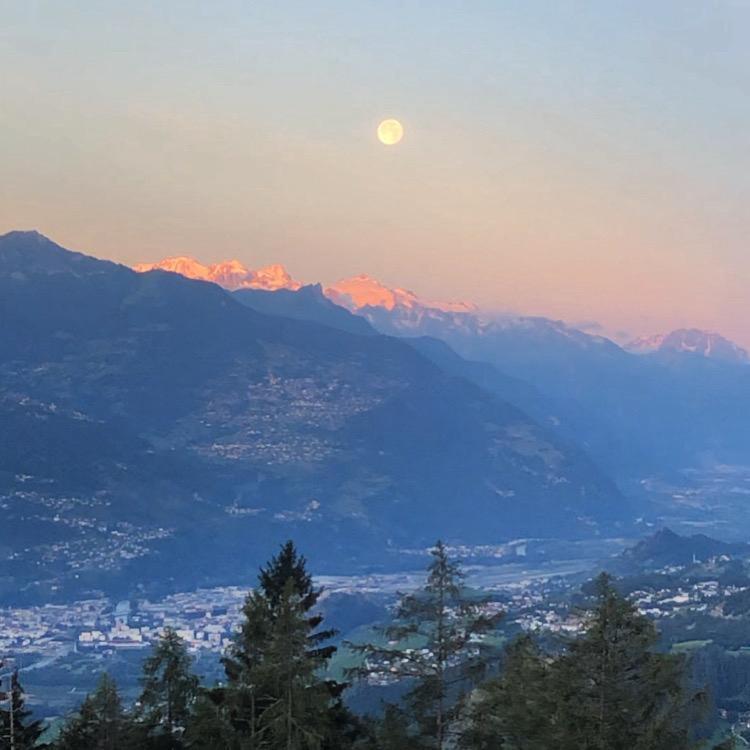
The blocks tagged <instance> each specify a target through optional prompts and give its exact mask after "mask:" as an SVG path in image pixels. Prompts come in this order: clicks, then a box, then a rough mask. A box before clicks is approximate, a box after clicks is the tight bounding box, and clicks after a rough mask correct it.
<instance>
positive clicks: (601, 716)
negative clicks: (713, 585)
mask: <svg viewBox="0 0 750 750" xmlns="http://www.w3.org/2000/svg"><path fill="white" fill-rule="evenodd" d="M657 642H658V633H657V631H656V628H655V626H654V624H653V623H652V621H651V620H649V619H648V618H647V617H645V616H643V615H641V614H639V613H638V611H637V610H636V608H635V606H634V605H632V604H631V603H630V602H629V601H628V600H627V599H625V598H624V597H622V596H620V594H618V592H617V591H616V589H615V587H614V586H613V583H612V579H611V578H610V577H609V576H608V575H607V574H602V575H600V576H599V578H597V580H596V582H595V602H594V607H593V611H592V613H591V619H590V621H589V624H588V627H587V629H586V632H585V634H584V635H583V637H581V638H578V639H575V640H573V641H572V642H571V643H570V645H569V648H568V649H567V652H566V653H564V654H563V655H562V656H561V657H560V658H559V659H558V660H557V661H556V663H555V666H554V670H553V684H552V689H553V690H554V691H555V694H556V695H557V699H558V704H559V708H558V720H557V722H556V727H557V728H558V735H559V737H558V745H557V746H558V747H559V748H560V750H574V748H575V750H683V749H684V750H687V748H690V747H691V746H692V743H691V739H690V731H689V729H690V722H691V719H692V718H693V716H694V714H695V712H696V711H697V710H699V709H700V703H701V700H702V699H703V697H704V696H703V695H702V694H700V693H696V694H688V693H686V690H685V684H686V674H685V661H684V658H683V657H682V656H677V655H672V654H664V653H659V652H658V651H657V650H656V646H657Z"/></svg>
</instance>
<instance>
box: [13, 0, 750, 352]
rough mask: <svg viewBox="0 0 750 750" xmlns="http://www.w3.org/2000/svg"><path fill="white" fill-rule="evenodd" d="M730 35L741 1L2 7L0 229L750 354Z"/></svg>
mask: <svg viewBox="0 0 750 750" xmlns="http://www.w3.org/2000/svg"><path fill="white" fill-rule="evenodd" d="M749 37H750V2H748V1H747V0H702V2H692V1H691V0H659V2H653V0H648V1H647V2H640V1H634V0H622V1H619V0H607V1H606V2H602V1H601V0H591V2H557V0H547V1H546V2H534V0H518V1H512V0H507V1H506V0H473V2H468V0H467V1H465V2H458V1H454V2H449V1H448V0H423V1H422V2H416V0H378V1H377V2H360V1H358V0H337V1H334V0H314V2H310V1H309V0H297V1H295V2H292V1H291V0H266V1H261V0H256V1H253V0H242V1H241V2H240V1H236V2H235V1H231V0H211V1H210V2H209V1H208V0H206V1H205V2H193V1H192V0H173V1H171V2H170V1H165V0H162V1H160V2H153V1H152V0H128V2H119V1H118V2H114V1H113V2H105V1H104V0H91V1H90V2H89V1H87V2H83V1H81V2H74V0H58V1H57V2H44V1H41V0H36V1H35V0H23V1H19V0H0V232H1V231H6V230H9V229H12V228H36V229H39V230H40V231H42V232H44V233H45V234H47V235H48V236H50V237H52V238H53V239H55V240H56V241H58V242H60V243H61V244H63V245H65V246H68V247H72V248H75V249H80V250H84V251H88V252H91V253H93V254H97V255H100V256H103V257H109V258H113V259H116V260H120V261H123V262H127V263H133V262H137V261H150V260H157V259H160V258H161V257H164V256H166V255H175V254H188V255H195V256H196V257H198V258H199V259H201V260H202V261H204V262H209V261H216V260H221V259H225V258H228V257H237V258H239V259H240V260H242V261H244V262H245V263H247V264H248V265H251V266H257V265H264V264H268V263H271V262H282V263H284V264H285V265H286V266H287V267H288V268H289V269H290V271H291V272H292V273H293V274H294V275H295V276H296V277H298V278H300V279H303V280H318V279H320V280H323V281H332V280H335V279H337V278H339V277H342V276H347V275H351V274H355V273H360V272H367V273H369V274H371V275H373V276H376V277H378V278H380V279H382V280H383V281H384V282H386V283H389V284H394V285H401V286H405V287H408V288H412V289H414V290H415V291H417V292H418V293H421V294H424V295H425V296H429V297H437V298H462V299H469V300H473V301H475V302H477V303H479V304H481V305H483V306H485V307H487V308H491V309H499V310H515V311H520V312H523V313H530V314H545V315H551V316H553V317H561V318H564V319H566V320H568V321H570V322H573V323H578V322H581V321H585V320H598V321H600V322H602V323H603V324H604V325H606V326H607V327H608V329H609V330H615V329H625V330H627V331H629V332H631V333H634V334H635V333H639V334H640V333H651V332H656V331H660V330H662V329H668V328H673V327H676V326H683V325H695V326H699V327H706V328H712V329H717V330H720V331H722V332H724V333H725V334H727V335H729V336H731V337H733V338H735V339H736V340H739V341H740V342H742V343H743V344H745V345H750V322H748V321H750V293H749V292H750V254H749V250H750V248H749V247H748V237H750V169H749V165H750V45H749V44H748V43H747V40H748V38H749ZM388 116H393V117H397V118H399V119H400V120H401V121H402V122H403V123H404V126H405V128H406V136H405V138H404V141H403V142H402V143H401V144H400V145H399V146H396V147H392V148H386V147H383V146H382V145H380V144H379V143H378V142H377V140H376V138H375V128H376V126H377V123H378V121H379V120H380V119H382V118H384V117H388Z"/></svg>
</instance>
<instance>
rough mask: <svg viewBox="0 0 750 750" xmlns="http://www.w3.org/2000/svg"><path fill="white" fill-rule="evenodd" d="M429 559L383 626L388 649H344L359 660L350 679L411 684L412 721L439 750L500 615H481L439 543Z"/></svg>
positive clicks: (483, 604)
mask: <svg viewBox="0 0 750 750" xmlns="http://www.w3.org/2000/svg"><path fill="white" fill-rule="evenodd" d="M431 554H432V563H431V564H430V566H429V568H428V576H427V583H426V585H425V586H424V587H423V588H422V589H420V590H419V591H417V592H415V593H413V594H409V595H407V596H404V597H402V599H401V601H400V603H399V605H398V608H397V610H396V613H395V618H394V621H393V622H392V623H391V624H390V625H388V626H386V627H384V628H382V629H381V635H382V636H383V640H384V641H385V642H386V643H387V644H389V645H387V646H383V645H380V644H349V647H350V648H352V649H353V650H354V651H356V652H358V653H359V654H360V655H361V657H362V658H363V664H362V665H361V666H360V667H357V668H355V669H353V670H351V673H352V674H353V675H356V676H358V677H360V678H368V677H372V676H377V677H378V678H380V679H386V680H393V679H397V680H411V681H413V683H414V686H413V688H412V689H411V690H410V691H409V693H408V694H407V697H406V704H407V706H408V707H409V709H410V712H411V719H412V723H414V724H415V725H416V726H417V728H418V733H419V736H420V738H421V743H422V744H423V745H424V746H426V747H430V748H437V750H443V748H445V747H446V746H447V744H448V742H449V740H451V735H452V733H453V732H452V729H451V728H452V726H453V725H454V724H455V722H456V720H457V719H458V717H459V715H460V713H461V709H462V707H463V704H464V700H463V698H464V691H465V690H466V689H468V688H470V687H471V686H472V685H474V684H475V683H476V682H477V681H478V680H479V679H480V678H481V677H482V675H483V674H484V671H485V669H486V667H487V665H488V661H489V658H490V655H491V653H492V651H493V649H492V648H490V647H486V646H485V645H483V640H482V636H484V635H486V634H488V633H489V632H490V631H492V630H493V629H495V628H496V627H497V625H498V623H499V620H500V618H501V614H500V613H494V614H487V613H486V609H487V600H486V599H480V598H477V597H475V596H471V595H469V594H468V593H467V591H466V590H465V587H464V585H463V584H464V574H463V573H462V571H461V567H460V565H459V564H458V563H457V562H455V561H452V560H451V559H450V558H449V556H448V551H447V549H446V547H445V545H444V544H443V543H442V542H441V541H438V542H437V544H436V545H435V547H434V549H433V550H432V552H431ZM390 644H393V645H390ZM451 741H452V740H451Z"/></svg>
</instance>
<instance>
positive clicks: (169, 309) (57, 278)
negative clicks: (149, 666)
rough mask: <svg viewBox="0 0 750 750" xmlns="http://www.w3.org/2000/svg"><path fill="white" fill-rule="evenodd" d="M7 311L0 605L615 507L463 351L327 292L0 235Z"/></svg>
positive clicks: (0, 371) (480, 537)
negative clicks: (276, 554)
mask: <svg viewBox="0 0 750 750" xmlns="http://www.w3.org/2000/svg"><path fill="white" fill-rule="evenodd" d="M258 295H260V296H258ZM269 295H273V296H272V297H269ZM269 300H271V301H272V302H269ZM264 305H265V310H264V311H263V312H261V311H260V310H259V309H253V306H255V307H256V308H260V307H263V306H264ZM272 308H274V309H272ZM306 310H308V311H309V310H312V311H313V312H312V313H309V312H306ZM0 315H2V320H3V322H4V325H3V326H2V328H0V392H1V393H2V398H1V399H0V411H2V414H3V424H4V425H7V426H9V427H8V429H6V430H5V431H4V435H3V437H2V438H0V509H1V510H2V513H3V518H4V523H3V524H2V526H0V557H1V558H2V559H4V560H5V563H4V565H3V569H2V573H0V576H1V577H0V598H4V599H6V600H14V601H18V600H39V599H42V600H45V601H48V600H50V599H53V598H54V597H55V596H64V595H70V593H71V592H75V593H76V594H77V595H82V594H85V593H91V592H95V591H99V590H105V591H107V592H110V593H111V592H116V593H122V594H123V595H127V593H128V592H130V591H132V590H134V589H138V590H146V591H149V590H150V587H154V586H179V585H183V586H184V585H197V584H201V583H208V582H217V581H227V580H230V579H231V580H237V579H238V578H240V577H241V576H242V575H243V574H244V573H247V575H250V574H251V573H250V572H251V571H252V570H253V569H254V568H255V566H256V565H257V564H258V563H259V562H260V561H262V560H264V559H266V558H267V556H268V554H269V552H270V551H272V550H273V549H274V547H275V545H276V543H277V542H278V540H279V539H283V538H286V537H289V536H293V537H295V538H296V539H298V540H299V541H300V544H302V545H303V546H304V547H305V549H306V551H307V552H308V554H309V556H310V557H311V558H312V559H314V560H316V562H318V563H319V564H320V566H321V568H322V569H335V568H336V567H337V566H338V567H339V568H343V569H346V570H347V571H348V572H351V571H352V570H355V569H357V566H367V565H374V564H377V565H381V566H382V565H386V564H388V560H389V559H391V558H395V557H396V556H398V555H399V554H400V552H401V551H402V550H404V549H405V548H413V547H423V546H425V545H427V544H429V543H431V542H433V541H434V539H435V538H436V537H437V536H438V535H440V536H445V537H447V538H449V539H451V540H453V541H456V542H469V543H471V542H493V541H497V540H501V539H508V538H513V537H518V536H550V535H563V536H568V537H580V536H583V535H590V534H596V533H605V532H613V531H616V530H617V529H622V528H623V524H625V525H627V523H628V522H629V519H630V517H631V514H630V511H629V510H628V506H627V503H626V502H625V501H624V499H623V497H622V495H621V493H620V492H619V491H618V489H617V487H616V486H615V484H614V483H613V482H612V481H611V480H610V479H609V478H608V477H607V476H606V474H605V473H604V472H602V471H601V470H600V469H599V468H598V467H597V465H596V463H595V462H594V461H592V460H591V459H590V458H589V457H588V456H587V454H586V452H585V451H584V450H582V449H581V448H580V447H578V446H576V445H575V444H573V443H572V442H570V441H568V440H566V439H564V438H563V437H562V436H561V435H560V434H558V433H557V432H556V431H555V430H554V429H552V428H551V427H549V426H547V425H544V424H540V423H539V422H538V421H537V420H535V419H534V418H532V417H530V416H528V415H527V414H526V413H525V412H524V411H523V410H522V409H521V408H519V407H518V406H517V405H515V404H513V403H510V402H509V401H507V400H504V399H502V398H501V397H500V395H499V393H500V390H499V386H498V388H496V389H495V392H491V391H492V389H488V388H483V387H481V386H480V385H479V384H477V382H474V380H472V379H471V378H468V377H467V372H459V371H457V370H460V369H461V368H464V367H466V368H468V370H469V371H471V370H472V368H473V367H474V366H473V365H471V364H470V363H466V364H462V360H461V358H460V357H458V356H457V355H455V354H454V353H451V352H450V351H447V352H446V351H445V350H443V351H442V353H440V352H437V353H436V352H434V351H433V352H432V354H429V353H428V352H427V348H426V345H425V344H424V342H422V344H420V345H419V346H413V345H411V344H410V343H409V342H408V341H405V340H401V339H397V338H394V337H391V336H384V335H382V334H378V333H377V332H376V331H375V330H374V329H373V328H372V326H371V325H369V324H368V323H367V322H366V321H365V320H363V319H362V318H358V317H355V316H353V315H351V313H349V312H348V311H347V310H346V309H344V308H342V307H337V306H335V305H334V304H333V303H332V302H331V300H330V299H329V298H328V297H326V296H325V295H323V293H322V290H321V289H320V288H315V287H312V288H311V287H306V288H300V289H299V290H296V291H295V290H293V289H284V290H282V291H280V292H279V291H277V292H268V291H264V290H260V291H259V290H254V289H253V288H252V287H251V288H246V287H243V286H240V289H239V290H238V291H235V292H234V293H230V292H228V291H227V290H225V289H223V288H221V287H219V286H217V285H216V284H213V283H208V282H206V281H197V280H191V279H188V278H185V277H184V276H182V275H180V274H177V273H168V272H164V271H161V270H153V271H146V272H140V273H137V272H135V271H133V270H132V269H129V268H126V267H124V266H121V265H117V264H115V263H111V262H109V261H102V260H98V259H96V258H93V257H90V256H87V255H82V254H80V253H74V252H70V251H68V250H65V249H63V248H62V247H60V246H58V245H56V244H55V243H53V242H52V241H50V240H48V239H47V238H45V237H43V236H41V235H39V234H37V233H35V232H11V233H9V234H6V235H3V236H2V237H0ZM347 329H348V330H347ZM438 346H439V344H438ZM433 349H435V346H433ZM428 354H429V356H428ZM451 359H453V361H454V363H453V366H452V367H448V366H447V365H446V362H447V361H449V360H451ZM441 360H442V361H443V365H444V367H441V366H440V364H439V362H440V361H441ZM490 372H491V373H493V374H492V375H491V378H490V379H492V378H495V375H494V370H491V371H490ZM497 378H498V382H503V383H505V386H503V387H506V386H507V388H508V389H509V392H514V390H513V389H514V388H515V389H518V390H520V392H522V393H524V392H525V393H527V396H528V397H529V399H531V400H533V393H534V389H533V387H529V386H527V385H526V384H523V383H516V381H515V380H514V379H513V378H508V377H507V376H504V375H500V374H498V375H497Z"/></svg>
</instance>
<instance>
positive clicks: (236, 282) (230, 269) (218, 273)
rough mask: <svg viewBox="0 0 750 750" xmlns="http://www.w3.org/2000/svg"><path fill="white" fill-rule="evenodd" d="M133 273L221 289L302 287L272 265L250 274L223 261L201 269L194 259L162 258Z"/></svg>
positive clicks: (236, 262)
mask: <svg viewBox="0 0 750 750" xmlns="http://www.w3.org/2000/svg"><path fill="white" fill-rule="evenodd" d="M133 269H134V270H135V271H138V272H139V273H145V272H146V271H153V270H161V271H171V272H173V273H179V274H180V275H182V276H187V277H188V278H189V279H200V280H201V281H212V282H213V283H215V284H219V285H220V286H223V287H224V288H225V289H232V290H234V289H267V290H269V291H275V290H277V289H299V288H300V287H301V286H302V284H300V283H299V282H298V281H295V280H294V279H293V278H292V277H291V275H290V274H289V272H288V271H287V270H286V269H285V268H284V266H281V265H278V264H274V265H270V266H266V267H265V268H259V269H257V270H253V269H251V268H248V267H247V266H245V265H244V264H243V263H241V262H240V261H239V260H226V261H222V262H221V263H212V264H210V265H207V266H206V265H204V264H203V263H201V262H200V261H197V260H196V259H195V258H190V257H187V256H176V257H172V258H165V259H164V260H161V261H159V262H158V263H138V264H137V265H135V266H133Z"/></svg>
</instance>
